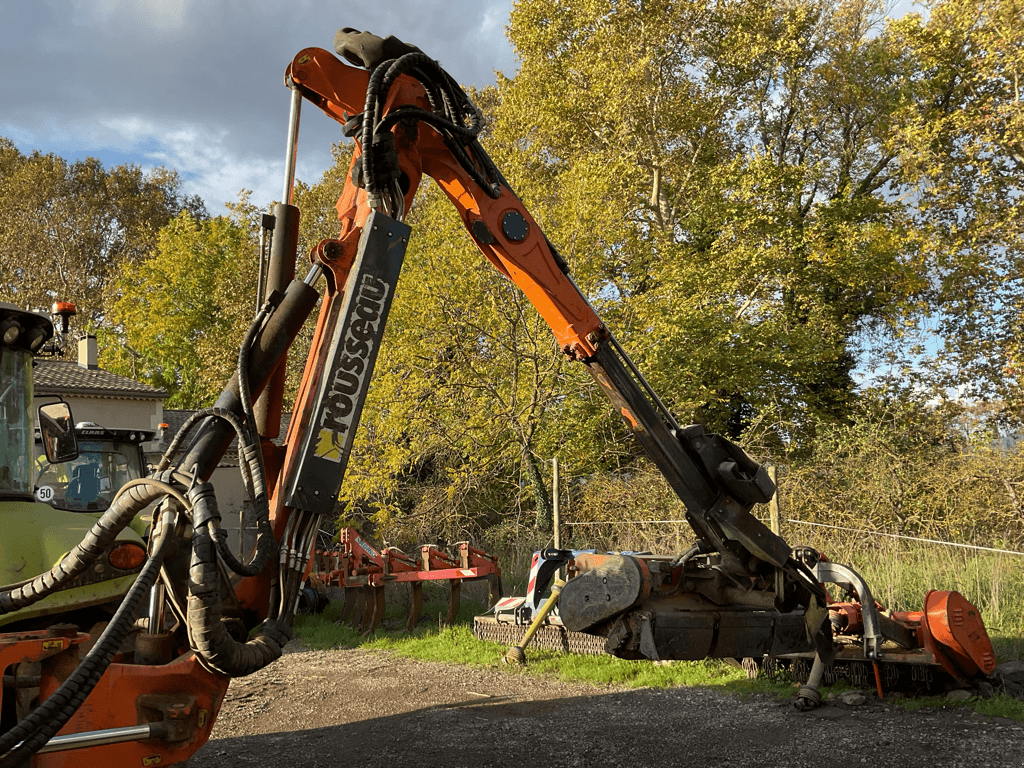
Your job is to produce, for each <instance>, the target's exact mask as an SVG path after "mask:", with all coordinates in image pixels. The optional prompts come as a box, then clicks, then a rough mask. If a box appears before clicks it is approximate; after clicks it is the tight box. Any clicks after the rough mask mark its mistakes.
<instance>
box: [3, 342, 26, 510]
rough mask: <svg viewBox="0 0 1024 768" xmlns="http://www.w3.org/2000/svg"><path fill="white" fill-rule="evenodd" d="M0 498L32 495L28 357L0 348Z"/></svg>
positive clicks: (24, 354)
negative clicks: (0, 437)
mask: <svg viewBox="0 0 1024 768" xmlns="http://www.w3.org/2000/svg"><path fill="white" fill-rule="evenodd" d="M0 350H2V351H0V434H3V439H0V496H7V497H10V496H23V497H28V498H31V496H32V464H31V459H32V442H33V439H32V427H33V418H32V357H31V356H30V355H29V354H28V353H27V352H19V351H16V350H12V349H10V348H8V347H2V348H0Z"/></svg>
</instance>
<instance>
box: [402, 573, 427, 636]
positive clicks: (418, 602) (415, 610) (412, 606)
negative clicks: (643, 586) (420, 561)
mask: <svg viewBox="0 0 1024 768" xmlns="http://www.w3.org/2000/svg"><path fill="white" fill-rule="evenodd" d="M422 612H423V582H421V581H410V582H409V618H408V619H407V620H406V622H405V629H406V631H407V632H412V631H413V630H414V629H416V624H417V622H419V620H420V614H421V613H422Z"/></svg>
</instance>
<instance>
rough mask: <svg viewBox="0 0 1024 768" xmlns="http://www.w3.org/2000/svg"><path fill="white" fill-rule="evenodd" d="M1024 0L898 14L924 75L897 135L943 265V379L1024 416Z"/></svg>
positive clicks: (938, 264) (939, 273)
mask: <svg viewBox="0 0 1024 768" xmlns="http://www.w3.org/2000/svg"><path fill="white" fill-rule="evenodd" d="M1022 14H1024V4H1022V3H1021V2H1020V0H981V1H978V0H972V1H971V2H966V1H965V0H945V1H944V2H939V3H933V4H931V5H930V15H929V18H928V21H927V23H925V22H924V21H923V20H922V19H921V18H920V17H919V16H910V17H907V18H905V19H902V20H901V21H900V22H898V23H897V24H895V25H894V32H895V33H896V34H899V35H900V36H902V40H903V41H904V44H905V45H906V46H907V49H908V50H909V52H910V55H911V56H912V57H913V62H914V69H915V71H916V72H917V73H918V77H917V79H916V81H915V83H914V84H913V89H912V91H911V93H912V95H913V98H914V109H913V111H911V112H910V113H909V114H908V115H907V117H906V119H904V120H902V121H901V123H900V130H899V132H898V138H899V141H900V143H901V148H902V149H903V152H904V153H905V155H906V156H907V158H908V162H907V164H906V169H905V182H904V183H905V184H906V185H907V186H908V187H910V188H911V189H912V190H913V192H914V194H915V200H916V215H917V218H918V220H919V221H920V222H921V223H920V226H921V227H922V229H926V230H927V232H928V235H929V237H928V242H929V247H930V249H931V253H930V257H931V260H932V262H933V263H934V265H935V268H934V273H933V276H932V281H933V284H934V286H935V289H936V291H935V296H936V299H935V304H936V307H937V309H936V313H935V318H936V325H937V333H938V335H939V338H940V345H941V346H940V349H939V354H938V355H937V360H936V365H935V368H934V370H935V374H936V375H935V377H934V380H935V382H936V383H938V384H939V385H941V386H944V387H960V388H961V389H962V391H963V392H964V393H965V394H966V395H968V396H972V397H976V398H981V399H989V400H998V401H1001V402H1002V404H1003V408H1004V411H1003V413H1004V416H1005V417H1007V418H1010V419H1012V420H1016V421H1019V420H1020V419H1021V418H1022V417H1024V379H1022V373H1024V367H1022V364H1021V361H1022V342H1021V339H1022V338H1024V336H1022V331H1024V286H1022V284H1021V274H1022V273H1024V215H1022V214H1024V207H1022V200H1024V181H1022V180H1024V27H1022V25H1021V23H1020V22H1021V17H1022Z"/></svg>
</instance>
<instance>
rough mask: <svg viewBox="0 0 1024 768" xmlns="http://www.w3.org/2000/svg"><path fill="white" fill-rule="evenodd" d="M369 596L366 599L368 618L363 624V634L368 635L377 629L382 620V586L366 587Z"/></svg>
mask: <svg viewBox="0 0 1024 768" xmlns="http://www.w3.org/2000/svg"><path fill="white" fill-rule="evenodd" d="M367 589H368V590H369V591H370V597H369V599H368V600H367V606H368V614H369V620H368V621H367V622H366V623H365V624H364V629H363V634H364V635H369V634H371V633H373V632H376V631H377V627H379V626H380V623H381V622H382V621H384V587H383V586H379V587H367Z"/></svg>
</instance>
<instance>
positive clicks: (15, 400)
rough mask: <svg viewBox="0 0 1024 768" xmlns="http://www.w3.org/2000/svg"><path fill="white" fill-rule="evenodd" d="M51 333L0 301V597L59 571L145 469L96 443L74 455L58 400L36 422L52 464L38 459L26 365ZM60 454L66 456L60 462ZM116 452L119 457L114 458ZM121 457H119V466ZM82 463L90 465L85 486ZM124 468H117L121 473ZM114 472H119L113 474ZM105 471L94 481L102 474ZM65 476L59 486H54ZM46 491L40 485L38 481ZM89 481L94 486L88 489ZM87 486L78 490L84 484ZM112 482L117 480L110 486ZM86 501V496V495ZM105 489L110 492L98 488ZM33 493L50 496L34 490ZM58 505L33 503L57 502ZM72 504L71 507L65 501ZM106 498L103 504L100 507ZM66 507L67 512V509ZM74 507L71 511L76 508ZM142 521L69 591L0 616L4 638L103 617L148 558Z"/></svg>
mask: <svg viewBox="0 0 1024 768" xmlns="http://www.w3.org/2000/svg"><path fill="white" fill-rule="evenodd" d="M52 333H53V326H52V324H51V322H50V321H49V319H48V318H46V317H44V316H42V315H38V314H35V313H32V312H25V311H23V310H19V309H18V308H17V307H14V306H12V305H10V304H6V303H0V433H3V434H4V435H5V436H6V440H3V441H0V591H4V590H9V589H10V588H12V587H17V586H18V585H20V584H21V583H23V582H26V581H29V580H31V579H33V578H35V577H36V576H38V575H39V574H41V573H45V572H46V571H49V570H50V569H51V568H53V567H54V566H55V565H57V564H58V563H59V562H60V561H61V560H62V559H63V558H64V556H65V555H66V554H67V553H68V552H69V551H70V550H71V549H73V548H74V547H75V546H76V545H77V544H78V543H79V542H81V541H82V539H83V538H84V537H85V535H86V533H87V532H88V530H89V529H90V528H91V527H92V525H93V524H94V523H95V522H96V520H97V519H98V518H99V517H100V515H101V514H102V513H103V510H104V509H106V507H107V506H108V505H109V503H110V500H112V499H113V494H114V493H116V492H117V490H118V489H119V488H120V484H123V483H122V482H121V481H122V480H123V479H131V477H127V475H128V474H130V472H134V473H135V476H136V477H137V476H139V474H141V473H142V471H143V469H144V465H143V464H142V463H141V453H140V451H139V447H138V445H137V444H136V445H135V446H134V454H133V455H134V457H135V458H134V461H135V466H134V467H131V468H130V472H129V466H128V465H129V464H130V463H131V461H132V455H131V454H129V455H128V456H127V458H125V457H124V456H123V455H119V456H114V455H113V454H112V453H111V451H110V450H109V448H110V446H109V445H107V446H104V445H103V444H102V442H103V441H96V440H93V441H92V443H90V439H85V440H83V447H84V448H86V449H87V450H85V451H83V452H82V453H79V451H78V448H77V440H75V438H74V433H75V429H74V427H73V423H74V422H73V420H72V419H71V413H70V409H68V408H67V406H66V405H65V404H63V403H59V404H56V403H55V404H51V405H49V406H43V408H42V409H40V410H41V411H47V410H48V409H53V406H57V405H59V406H60V407H61V408H63V409H64V412H65V413H60V409H54V412H55V413H58V416H57V417H56V418H50V417H48V416H46V415H44V414H42V413H41V415H40V438H41V445H43V446H45V447H46V449H47V450H46V453H47V455H48V456H50V458H51V459H54V458H56V459H58V461H56V462H55V463H52V464H51V463H49V462H48V460H47V459H45V458H44V459H43V460H42V466H40V463H38V462H37V461H36V458H35V453H36V440H35V434H34V433H35V416H36V413H35V411H34V410H33V405H32V358H33V356H34V355H35V354H36V353H37V352H39V351H40V349H41V348H42V346H43V343H45V341H46V340H47V339H49V338H50V336H51V335H52ZM61 453H63V455H60V454H61ZM114 453H119V454H120V451H119V450H118V451H115V452H114ZM122 459H123V460H122ZM87 465H89V466H93V467H95V468H96V470H97V471H96V472H95V473H93V472H91V471H90V472H89V479H88V481H84V480H82V477H83V475H84V474H85V472H86V470H84V469H82V470H80V471H79V472H78V473H77V476H76V473H75V469H76V468H83V467H86V466H87ZM122 465H123V466H122ZM115 470H124V471H123V472H121V473H120V474H119V473H118V472H117V471H115ZM104 472H105V474H101V473H104ZM62 478H63V479H65V480H66V482H64V483H63V486H62V487H61V483H60V481H61V479H62ZM76 479H77V482H76V483H74V484H73V483H72V482H71V481H72V480H76ZM40 480H42V482H43V484H42V485H40V484H39V481H40ZM93 480H95V481H96V482H95V483H93ZM86 482H88V483H89V484H90V485H89V487H87V488H84V489H83V487H82V486H83V484H85V483H86ZM114 483H119V484H118V485H117V487H113V485H114ZM93 486H95V491H96V493H95V495H94V497H93V498H87V497H89V496H90V494H92V492H93V490H94V488H93ZM105 486H109V487H105ZM40 488H47V489H48V490H44V491H42V493H40ZM58 491H59V492H60V493H61V498H60V504H59V506H61V507H63V508H56V507H54V506H51V504H48V503H43V502H42V501H39V498H38V497H39V496H46V497H49V499H50V500H51V501H53V500H56V497H57V493H58ZM69 497H70V500H69ZM102 499H105V500H106V501H105V503H104V502H103V501H102ZM69 507H71V508H69ZM74 507H78V509H73V508H74ZM144 533H145V522H144V521H143V520H141V519H140V520H137V521H136V524H135V525H132V526H129V527H128V528H126V529H124V530H123V531H122V532H121V534H120V535H119V536H118V538H117V541H116V542H115V543H114V544H113V545H112V546H111V547H110V548H109V550H108V551H107V552H106V553H105V557H102V558H101V559H100V560H98V561H97V562H96V563H95V564H94V565H93V566H92V567H91V568H90V569H89V570H87V571H86V572H85V573H82V574H81V575H80V576H79V577H78V578H76V579H75V580H74V581H73V582H72V583H71V585H70V586H69V587H68V588H66V589H63V590H60V591H58V592H55V593H54V594H51V595H49V596H48V597H46V598H44V599H42V600H40V601H38V602H36V603H34V604H32V605H30V606H28V607H26V608H23V609H21V610H18V611H12V612H10V613H6V614H0V627H3V629H4V631H15V630H17V631H24V630H32V629H42V628H45V627H46V626H47V625H49V624H51V623H53V622H54V621H60V622H71V623H76V624H79V625H80V626H82V627H83V628H84V629H88V628H89V627H91V626H92V625H93V624H95V623H96V622H99V621H104V620H106V619H108V618H109V617H110V615H111V614H112V612H113V610H115V609H116V608H117V606H118V605H119V604H120V602H121V599H122V598H123V597H124V595H125V593H126V592H127V591H128V588H129V587H130V586H131V584H132V582H134V580H135V578H136V575H137V574H138V571H139V569H140V567H141V565H142V563H143V562H144V560H145V554H146V544H145V542H144V540H143V534H144Z"/></svg>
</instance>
